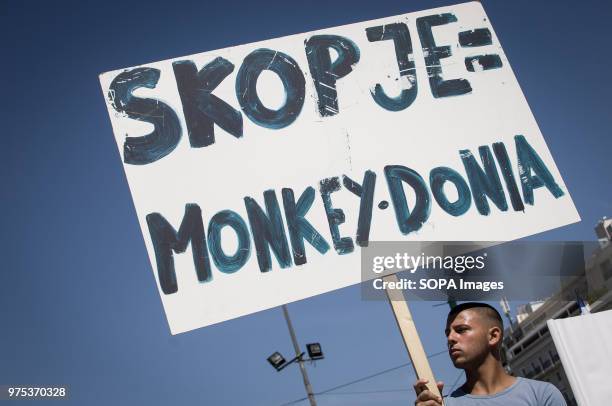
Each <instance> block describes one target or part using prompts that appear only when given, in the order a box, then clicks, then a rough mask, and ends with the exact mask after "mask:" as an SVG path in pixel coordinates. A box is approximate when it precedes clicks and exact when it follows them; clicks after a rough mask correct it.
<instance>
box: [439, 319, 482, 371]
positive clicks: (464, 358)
mask: <svg viewBox="0 0 612 406" xmlns="http://www.w3.org/2000/svg"><path fill="white" fill-rule="evenodd" d="M490 327H491V326H490V323H488V322H487V319H486V317H484V316H483V315H481V314H479V313H478V312H477V311H474V310H471V309H467V310H464V311H462V312H460V313H459V314H457V315H456V316H455V317H454V318H453V319H449V320H448V324H447V326H446V339H447V343H448V353H449V355H450V358H451V361H452V362H453V364H454V365H455V367H456V368H461V369H469V368H471V367H477V366H478V365H480V363H482V361H483V360H484V358H485V357H486V356H487V354H488V353H489V328H490Z"/></svg>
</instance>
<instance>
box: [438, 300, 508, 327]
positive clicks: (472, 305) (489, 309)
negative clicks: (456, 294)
mask: <svg viewBox="0 0 612 406" xmlns="http://www.w3.org/2000/svg"><path fill="white" fill-rule="evenodd" d="M469 309H476V311H478V313H480V314H481V315H483V316H485V317H487V318H488V319H490V320H491V321H493V322H494V323H495V324H498V325H499V327H500V328H501V329H502V330H503V328H504V322H503V320H502V317H501V314H499V312H498V311H497V309H495V308H494V307H493V306H491V305H488V304H486V303H482V302H466V303H461V304H459V305H457V306H455V307H453V308H452V309H451V310H450V312H448V316H447V318H446V322H447V324H448V323H449V322H450V321H451V320H453V319H454V318H455V316H457V315H458V314H459V313H461V312H462V311H464V310H469Z"/></svg>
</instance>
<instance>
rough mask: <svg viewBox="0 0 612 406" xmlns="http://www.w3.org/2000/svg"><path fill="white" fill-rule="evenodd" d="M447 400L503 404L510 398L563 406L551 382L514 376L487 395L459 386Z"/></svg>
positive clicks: (455, 403)
mask: <svg viewBox="0 0 612 406" xmlns="http://www.w3.org/2000/svg"><path fill="white" fill-rule="evenodd" d="M447 400H449V402H448V404H449V405H451V406H452V405H481V404H488V405H498V404H499V405H503V404H507V403H508V402H509V401H511V400H512V401H520V402H522V403H521V404H528V405H534V406H565V400H564V399H563V396H562V395H561V392H560V391H559V389H557V387H555V386H554V385H553V384H551V383H548V382H543V381H536V380H533V379H527V378H516V382H515V383H513V384H512V385H511V386H510V387H508V388H507V389H504V390H503V391H501V392H499V393H496V394H493V395H488V396H475V395H469V394H467V393H465V392H464V391H463V390H462V389H461V388H459V389H456V390H455V391H453V392H452V393H451V394H450V395H449V396H448V397H447Z"/></svg>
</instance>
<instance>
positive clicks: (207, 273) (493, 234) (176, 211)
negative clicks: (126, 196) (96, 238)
mask: <svg viewBox="0 0 612 406" xmlns="http://www.w3.org/2000/svg"><path fill="white" fill-rule="evenodd" d="M100 82H101V85H102V89H103V92H104V95H105V97H106V100H107V105H108V110H109V114H110V118H111V122H112V126H113V130H114V133H115V138H116V140H117V145H118V147H119V152H120V154H121V158H122V161H123V163H124V169H125V173H126V176H127V179H128V183H129V186H130V190H131V192H132V197H133V199H134V205H135V207H136V212H137V214H138V220H139V222H140V226H141V228H142V233H143V235H144V240H145V243H146V246H147V251H148V253H149V257H150V260H151V265H152V269H153V273H154V275H155V279H156V281H157V284H158V287H159V291H160V295H161V298H162V301H163V305H164V309H165V312H166V315H167V318H168V322H169V324H170V329H171V332H172V333H173V334H176V333H180V332H184V331H188V330H191V329H194V328H197V327H202V326H206V325H210V324H214V323H218V322H221V321H224V320H228V319H231V318H235V317H239V316H242V315H246V314H250V313H253V312H256V311H260V310H264V309H269V308H271V307H275V306H278V305H280V304H283V303H288V302H292V301H295V300H299V299H303V298H306V297H310V296H314V295H318V294H321V293H325V292H329V291H331V290H334V289H339V288H342V287H345V286H349V285H352V284H355V283H358V282H359V281H360V269H359V264H360V261H359V256H360V255H359V251H360V249H361V247H364V246H365V245H367V243H368V241H414V240H423V241H436V240H446V241H452V240H462V241H466V240H472V241H503V240H511V239H516V238H520V237H524V236H527V235H531V234H534V233H539V232H542V231H545V230H549V229H552V228H555V227H559V226H563V225H566V224H569V223H572V222H576V221H578V220H579V216H578V213H577V212H576V209H575V207H574V205H573V202H572V200H571V197H570V195H569V193H568V190H567V189H566V187H565V185H564V183H563V179H562V177H561V174H560V173H559V171H558V169H557V167H556V165H555V163H554V161H553V158H552V156H551V154H550V152H549V150H548V148H547V146H546V143H545V141H544V138H543V137H542V134H541V133H540V130H539V129H538V126H537V124H536V122H535V119H534V117H533V115H532V114H531V111H530V109H529V106H528V105H527V102H526V100H525V97H524V96H523V93H522V92H521V89H520V87H519V85H518V83H517V80H516V78H515V77H514V74H513V72H512V69H511V68H510V64H509V62H508V60H507V58H506V56H505V54H504V52H503V50H502V48H501V45H500V43H499V41H498V39H497V36H496V35H495V32H494V31H493V28H492V26H491V23H490V22H489V20H488V18H487V16H486V14H485V12H484V10H483V9H482V6H481V4H480V3H479V2H471V3H465V4H459V5H454V6H449V7H443V8H437V9H433V10H427V11H420V12H415V13H410V14H405V15H400V16H394V17H388V18H383V19H379V20H373V21H368V22H363V23H357V24H351V25H346V26H341V27H335V28H329V29H324V30H320V31H315V32H309V33H303V34H297V35H291V36H287V37H283V38H277V39H273V40H268V41H262V42H257V43H252V44H246V45H240V46H236V47H231V48H225V49H221V50H216V51H209V52H203V53H200V54H196V55H190V56H185V57H181V58H175V59H171V60H165V61H160V62H155V63H149V64H146V65H142V66H139V67H133V68H129V69H122V70H117V71H112V72H107V73H104V74H102V75H100ZM552 136H562V134H552Z"/></svg>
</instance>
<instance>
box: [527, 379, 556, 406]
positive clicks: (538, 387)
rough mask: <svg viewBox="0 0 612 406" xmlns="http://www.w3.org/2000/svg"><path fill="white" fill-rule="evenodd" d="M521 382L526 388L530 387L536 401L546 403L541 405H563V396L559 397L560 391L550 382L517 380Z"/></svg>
mask: <svg viewBox="0 0 612 406" xmlns="http://www.w3.org/2000/svg"><path fill="white" fill-rule="evenodd" d="M517 379H518V380H520V381H521V382H523V383H524V384H525V385H526V386H528V387H530V388H531V390H533V392H534V395H536V397H537V399H538V401H540V402H548V403H543V404H546V405H548V404H551V405H557V404H561V405H565V400H564V399H563V395H561V391H560V390H559V389H557V387H556V386H555V385H553V384H552V383H550V382H545V381H536V380H535V379H527V378H517ZM560 401H561V402H562V403H559V402H560Z"/></svg>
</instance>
